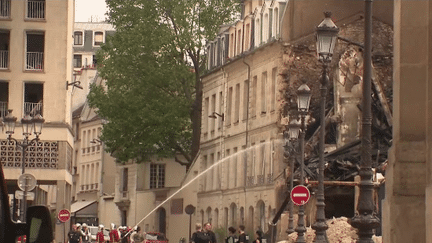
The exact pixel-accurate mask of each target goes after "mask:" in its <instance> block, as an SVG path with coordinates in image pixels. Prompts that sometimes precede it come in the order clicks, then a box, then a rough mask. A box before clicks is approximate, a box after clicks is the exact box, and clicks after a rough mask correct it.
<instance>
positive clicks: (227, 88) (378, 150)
mask: <svg viewBox="0 0 432 243" xmlns="http://www.w3.org/2000/svg"><path fill="white" fill-rule="evenodd" d="M242 6H243V12H242V16H241V19H238V21H236V22H235V23H233V24H231V25H227V26H223V27H222V28H221V31H220V33H219V35H218V36H217V38H216V39H214V40H209V41H208V45H207V59H208V63H207V69H208V72H207V73H206V74H205V75H203V76H202V84H203V111H202V128H201V150H200V158H199V159H198V160H197V162H196V163H194V165H193V167H192V170H196V171H199V172H202V171H205V170H206V169H208V168H209V167H211V166H214V169H212V170H210V171H209V172H207V173H205V174H204V175H203V176H201V177H200V181H199V185H198V186H197V187H198V188H197V190H198V194H197V213H198V215H197V221H198V222H200V223H204V222H208V221H210V222H212V224H213V226H214V228H215V229H219V228H221V229H227V228H228V227H229V226H238V225H240V224H244V225H245V226H246V231H247V232H249V233H252V232H254V231H256V230H257V229H261V230H263V231H268V222H269V221H271V220H272V219H273V218H274V217H275V216H276V214H277V211H278V210H279V208H280V207H281V204H282V202H283V201H284V199H285V198H286V196H287V194H288V188H287V181H288V178H289V177H290V175H289V174H288V173H286V171H288V170H287V166H288V163H287V162H288V160H289V159H290V157H291V156H288V157H285V156H284V147H283V145H284V143H285V141H284V138H283V133H284V132H285V130H286V126H287V124H288V121H289V119H290V117H289V109H290V107H291V106H292V103H293V101H294V100H295V92H296V90H297V88H298V87H299V86H300V84H301V83H302V82H303V81H306V83H307V85H308V86H309V87H310V88H311V90H312V101H311V108H310V113H309V115H308V119H307V130H306V140H307V141H306V168H305V172H306V177H307V179H308V181H309V186H310V187H311V188H312V191H313V188H314V186H313V184H314V181H316V180H317V174H318V154H317V151H318V134H319V132H318V131H319V129H320V127H319V124H320V121H319V106H320V103H319V101H320V93H319V88H320V87H319V86H320V83H319V79H320V76H321V74H322V68H321V64H320V63H319V61H318V60H317V57H316V47H315V27H316V26H317V25H318V24H319V23H320V22H321V20H322V19H323V12H324V11H331V12H332V13H333V15H332V16H333V17H332V18H333V21H334V22H335V24H336V25H338V27H339V28H340V30H341V31H340V32H339V36H340V37H341V40H339V42H338V44H337V47H336V50H335V52H336V53H335V55H334V57H333V61H332V63H331V64H330V68H329V70H330V73H329V77H330V80H331V82H330V85H329V90H330V92H328V97H327V100H328V101H329V102H328V103H327V109H326V110H327V112H326V113H327V116H326V117H327V118H326V127H325V129H326V134H327V135H326V170H325V177H326V178H325V180H326V181H332V182H335V181H336V182H341V184H343V182H345V184H350V183H351V184H352V185H350V186H346V185H334V184H333V185H326V190H325V192H326V204H327V207H326V217H328V218H330V217H333V216H348V217H350V216H352V215H353V214H354V206H355V205H354V204H355V187H354V185H355V182H354V179H355V177H356V175H357V174H358V168H359V161H360V153H359V144H360V142H359V134H360V132H361V131H360V128H361V126H360V121H361V87H362V45H361V43H363V35H364V31H363V25H364V22H363V13H362V10H363V3H362V2H351V1H350V2H348V1H347V2H341V1H322V0H321V1H313V0H312V1H283V0H271V1H242ZM375 6H376V7H375V11H374V16H375V18H374V21H373V22H374V29H373V43H374V50H373V68H374V73H373V74H374V75H373V104H374V107H373V114H374V120H373V132H374V133H373V140H374V141H373V144H374V152H373V153H374V154H373V159H374V161H375V162H376V164H374V167H376V168H378V170H381V172H383V171H384V169H383V165H385V162H386V161H387V149H388V147H389V146H390V144H391V127H392V119H391V117H392V111H391V101H392V92H391V90H392V78H391V77H392V43H393V40H392V38H393V31H392V26H391V24H392V21H393V19H392V16H393V15H392V10H393V3H392V2H387V1H383V2H382V1H380V2H377V3H376V4H375ZM342 39H344V40H345V41H344V40H342ZM347 40H348V41H347ZM216 163H217V165H216V166H215V164H216ZM298 174H299V169H297V167H296V171H295V173H294V179H295V180H296V179H298V176H297V175H298ZM336 184H337V183H336ZM342 203H343V204H344V205H343V206H341V204H342ZM341 208H347V209H348V210H346V211H343V210H342V209H341ZM314 210H315V209H314V199H312V200H311V201H310V202H309V203H308V206H307V212H306V213H307V214H308V215H307V217H306V218H308V224H311V223H313V221H314V217H315V211H314ZM287 220H288V219H287V217H286V213H284V214H283V215H282V218H281V221H280V223H279V224H278V237H279V239H285V238H286V230H287Z"/></svg>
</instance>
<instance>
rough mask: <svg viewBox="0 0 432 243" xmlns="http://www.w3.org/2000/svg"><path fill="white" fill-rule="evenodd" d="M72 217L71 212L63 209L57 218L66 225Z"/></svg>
mask: <svg viewBox="0 0 432 243" xmlns="http://www.w3.org/2000/svg"><path fill="white" fill-rule="evenodd" d="M70 216H71V214H70V212H69V210H67V209H62V210H60V211H59V213H58V216H57V217H58V219H59V220H60V221H61V222H63V223H66V222H67V221H68V220H69V219H70Z"/></svg>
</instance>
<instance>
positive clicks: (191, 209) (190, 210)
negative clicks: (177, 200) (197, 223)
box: [185, 204, 195, 242]
mask: <svg viewBox="0 0 432 243" xmlns="http://www.w3.org/2000/svg"><path fill="white" fill-rule="evenodd" d="M185 211H186V213H187V214H189V242H190V241H191V234H192V214H193V213H194V212H195V207H194V206H193V205H191V204H189V205H187V206H186V208H185Z"/></svg>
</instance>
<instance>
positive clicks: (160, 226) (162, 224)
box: [155, 208, 166, 234]
mask: <svg viewBox="0 0 432 243" xmlns="http://www.w3.org/2000/svg"><path fill="white" fill-rule="evenodd" d="M155 225H156V228H157V230H158V232H160V233H164V234H165V233H166V211H165V208H159V209H158V210H157V211H156V224H155Z"/></svg>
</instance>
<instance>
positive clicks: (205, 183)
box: [201, 155, 208, 191]
mask: <svg viewBox="0 0 432 243" xmlns="http://www.w3.org/2000/svg"><path fill="white" fill-rule="evenodd" d="M206 169H207V155H204V157H203V160H202V166H201V171H204V170H206ZM207 178H208V173H205V174H204V176H203V179H202V191H206V190H207V189H208V188H207V185H208V184H207V180H208V179H207Z"/></svg>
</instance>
